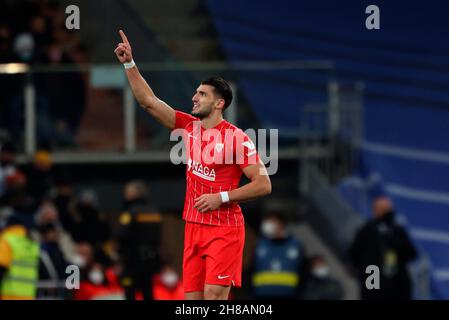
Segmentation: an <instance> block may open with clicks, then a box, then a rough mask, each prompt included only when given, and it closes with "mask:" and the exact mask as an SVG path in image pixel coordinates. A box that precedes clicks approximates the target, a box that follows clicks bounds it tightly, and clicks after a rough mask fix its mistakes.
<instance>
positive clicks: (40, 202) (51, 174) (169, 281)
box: [0, 142, 417, 300]
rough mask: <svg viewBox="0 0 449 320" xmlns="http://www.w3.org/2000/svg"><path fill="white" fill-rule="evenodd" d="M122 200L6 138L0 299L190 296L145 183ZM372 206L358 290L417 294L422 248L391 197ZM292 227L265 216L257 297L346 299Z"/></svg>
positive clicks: (254, 283) (365, 295) (360, 237)
mask: <svg viewBox="0 0 449 320" xmlns="http://www.w3.org/2000/svg"><path fill="white" fill-rule="evenodd" d="M121 201H122V207H121V208H120V212H121V213H120V214H119V215H118V216H117V217H111V216H106V215H105V214H104V212H103V211H102V209H101V204H100V203H99V199H98V196H97V193H96V191H95V190H93V189H85V190H79V191H77V192H75V188H74V186H73V183H72V182H71V181H70V177H69V176H67V175H66V174H64V173H60V172H56V171H55V170H54V166H53V164H52V159H51V154H50V153H49V152H48V151H46V150H40V151H38V152H36V153H35V155H34V159H33V161H32V164H31V165H30V166H26V167H25V168H22V167H19V166H18V165H17V164H16V149H15V146H14V144H12V143H9V142H7V143H4V144H2V145H1V146H0V299H35V298H37V299H81V300H90V299H127V300H134V299H144V300H153V299H156V300H161V299H163V300H168V299H175V300H180V299H183V298H184V292H183V287H182V277H181V275H180V270H177V268H176V266H175V264H174V261H173V257H170V256H169V254H168V252H166V250H164V249H166V248H164V246H163V244H162V233H163V228H162V223H163V220H164V216H163V214H161V212H160V211H159V210H158V208H157V207H156V206H154V205H153V204H152V202H151V201H150V197H149V191H148V188H147V186H146V184H145V183H144V182H143V181H140V180H133V181H130V182H128V183H126V184H125V185H124V186H123V196H122V199H121ZM373 214H374V218H373V219H372V220H370V221H367V222H366V224H365V225H364V226H363V227H362V228H361V229H360V230H359V231H358V232H357V234H356V235H355V237H354V241H353V243H352V245H351V247H350V248H349V252H348V258H349V262H350V263H351V264H352V265H353V273H354V278H356V279H358V280H359V288H360V297H361V298H362V299H411V298H412V291H413V287H412V282H411V279H410V276H409V274H408V270H407V264H408V263H410V262H412V261H413V260H414V259H415V258H416V257H417V251H416V249H415V247H414V245H413V243H412V242H411V240H410V238H409V236H408V234H407V232H406V230H405V229H404V228H403V227H402V226H400V225H399V224H398V223H396V222H395V211H394V206H393V203H392V202H391V200H390V199H388V198H387V197H385V196H380V197H378V198H376V199H374V201H373ZM288 226H289V225H288V220H287V219H286V216H285V214H284V213H283V212H282V210H279V209H276V210H267V212H266V213H265V215H264V216H263V218H262V221H261V224H260V230H259V231H260V232H258V233H257V234H258V239H257V242H256V244H255V248H254V251H253V253H252V257H251V263H250V267H249V270H248V271H249V272H248V274H247V276H246V277H245V278H246V279H244V280H245V281H247V282H248V286H247V288H245V289H247V290H248V293H249V297H250V298H255V299H305V300H341V299H344V297H345V292H344V288H343V284H342V283H341V280H339V279H337V278H336V276H335V270H333V269H332V267H331V264H330V263H329V261H327V258H326V257H324V256H323V255H319V254H316V253H313V254H312V253H310V252H306V250H305V246H304V243H302V241H301V240H299V239H297V238H296V237H295V236H294V235H293V234H292V233H291V232H289V228H288ZM373 265H374V266H377V267H378V268H379V274H378V279H377V280H374V282H373V285H374V286H375V283H376V281H377V282H378V283H380V284H381V286H380V288H377V289H375V290H372V288H370V287H368V286H367V285H366V283H367V281H368V280H367V277H368V275H367V273H366V268H367V267H368V266H373ZM71 266H76V270H78V271H79V272H78V271H76V270H75V271H73V269H70V267H71ZM373 279H374V278H373ZM73 289H76V290H73ZM231 298H233V297H232V296H231Z"/></svg>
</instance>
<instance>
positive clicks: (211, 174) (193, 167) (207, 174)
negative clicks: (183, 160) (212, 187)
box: [187, 159, 215, 181]
mask: <svg viewBox="0 0 449 320" xmlns="http://www.w3.org/2000/svg"><path fill="white" fill-rule="evenodd" d="M187 171H192V173H193V174H194V175H196V176H198V177H200V178H203V179H206V180H209V181H215V170H214V169H209V167H207V166H203V165H202V164H201V163H198V162H196V161H193V160H192V159H189V161H188V162H187Z"/></svg>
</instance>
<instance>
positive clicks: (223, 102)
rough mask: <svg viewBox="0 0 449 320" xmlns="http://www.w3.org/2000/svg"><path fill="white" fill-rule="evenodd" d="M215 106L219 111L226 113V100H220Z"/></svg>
mask: <svg viewBox="0 0 449 320" xmlns="http://www.w3.org/2000/svg"><path fill="white" fill-rule="evenodd" d="M215 106H216V107H217V109H221V111H224V106H225V100H224V99H218V100H217V102H216V104H215Z"/></svg>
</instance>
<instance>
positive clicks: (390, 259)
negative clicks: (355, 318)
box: [350, 196, 418, 300]
mask: <svg viewBox="0 0 449 320" xmlns="http://www.w3.org/2000/svg"><path fill="white" fill-rule="evenodd" d="M373 212H374V217H375V218H374V219H373V220H371V221H369V222H368V223H366V225H365V226H363V227H362V228H361V229H360V230H359V231H358V233H357V234H356V237H355V239H354V241H353V243H352V245H351V248H350V259H351V261H352V263H353V264H354V266H355V267H356V269H357V271H358V275H359V280H360V288H361V298H362V299H363V300H372V299H385V300H386V299H400V300H410V299H411V298H412V284H411V279H410V275H409V273H408V270H407V264H408V263H409V262H411V261H412V260H414V259H415V258H416V257H417V255H418V254H417V251H416V249H415V247H414V245H413V243H412V241H411V240H410V238H409V236H408V234H407V231H406V230H405V229H404V228H403V227H402V226H400V225H398V224H397V223H396V222H395V219H394V218H395V211H394V208H393V204H392V202H391V200H390V199H389V198H387V197H384V196H382V197H378V198H376V199H375V200H374V202H373ZM370 265H375V266H377V267H379V270H380V278H379V285H380V288H379V289H375V288H374V289H368V288H367V287H366V283H365V282H366V280H367V277H368V276H369V275H370V274H367V273H366V268H367V267H368V266H370Z"/></svg>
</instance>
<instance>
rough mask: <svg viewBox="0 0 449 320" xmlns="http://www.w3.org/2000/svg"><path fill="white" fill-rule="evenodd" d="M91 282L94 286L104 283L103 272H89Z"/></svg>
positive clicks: (95, 270)
mask: <svg viewBox="0 0 449 320" xmlns="http://www.w3.org/2000/svg"><path fill="white" fill-rule="evenodd" d="M89 280H90V281H91V282H92V283H93V284H100V283H102V282H103V280H104V275H103V272H101V271H100V270H98V269H94V270H92V271H91V272H89Z"/></svg>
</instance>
